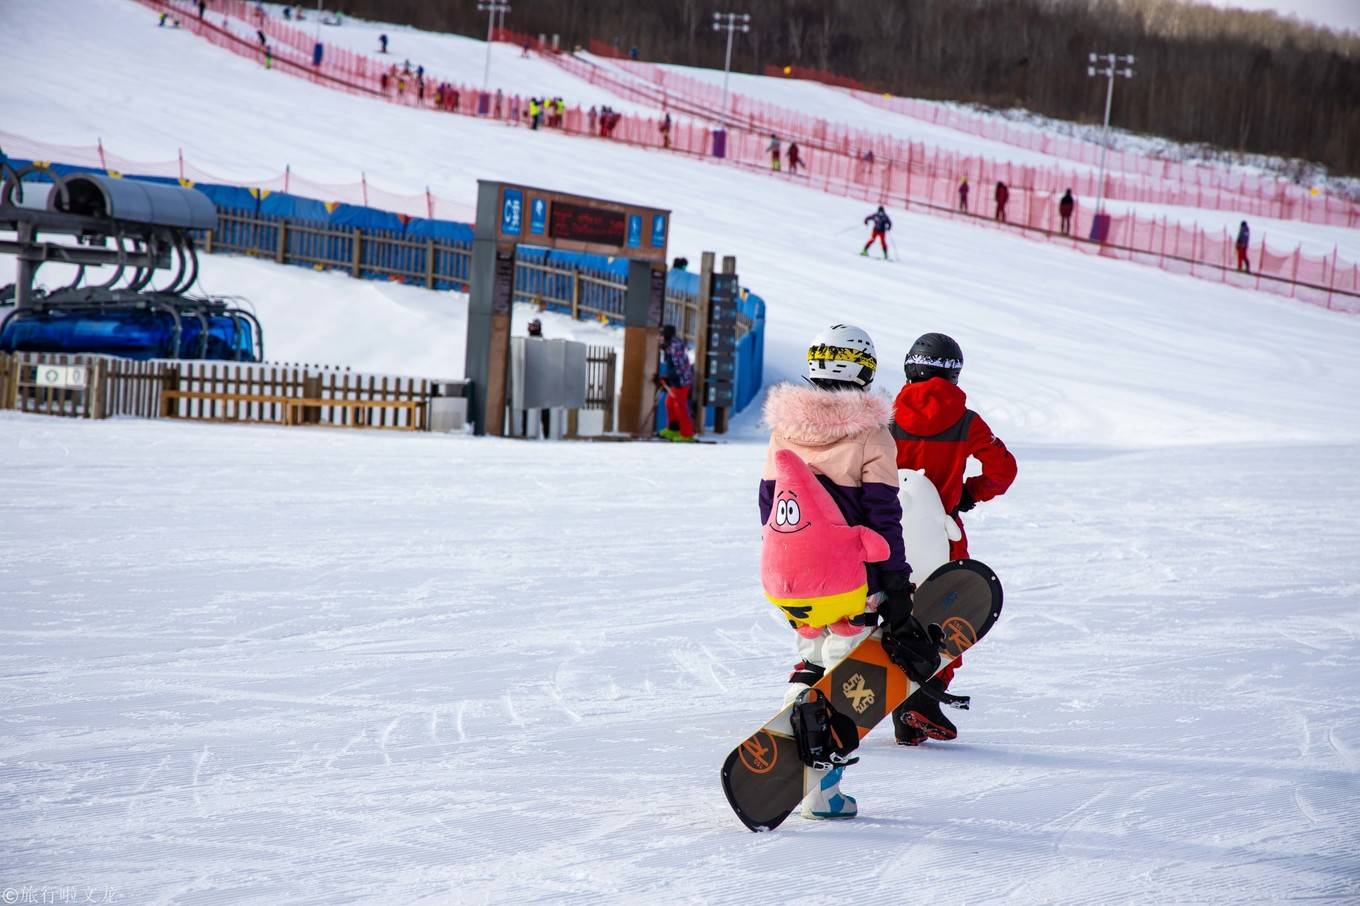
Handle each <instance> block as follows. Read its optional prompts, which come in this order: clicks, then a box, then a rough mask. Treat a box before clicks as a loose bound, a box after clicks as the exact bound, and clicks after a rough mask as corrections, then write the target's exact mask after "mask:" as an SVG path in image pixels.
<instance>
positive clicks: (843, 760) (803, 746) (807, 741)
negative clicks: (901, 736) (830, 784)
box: [791, 689, 859, 771]
mask: <svg viewBox="0 0 1360 906" xmlns="http://www.w3.org/2000/svg"><path fill="white" fill-rule="evenodd" d="M791 722H792V724H793V741H794V744H795V746H796V747H797V749H798V760H799V761H801V762H803V764H805V765H807V766H808V767H810V768H817V769H819V770H823V771H829V770H831V769H832V768H836V767H844V766H846V765H851V764H854V763H855V762H857V761H859V759H858V758H851V757H850V753H851V752H853V751H855V749H857V748H859V727H858V726H857V725H856V724H855V722H854V721H853V720H852V719H850V718H849V717H847V716H846V715H844V714H842V713H840V712H839V711H837V710H836V709H835V708H833V707H831V702H830V701H829V700H828V699H827V697H826V695H825V694H823V693H822V692H819V691H818V690H817V689H805V690H803V691H802V692H800V693H799V694H798V697H797V698H796V699H794V700H793V714H792V715H791Z"/></svg>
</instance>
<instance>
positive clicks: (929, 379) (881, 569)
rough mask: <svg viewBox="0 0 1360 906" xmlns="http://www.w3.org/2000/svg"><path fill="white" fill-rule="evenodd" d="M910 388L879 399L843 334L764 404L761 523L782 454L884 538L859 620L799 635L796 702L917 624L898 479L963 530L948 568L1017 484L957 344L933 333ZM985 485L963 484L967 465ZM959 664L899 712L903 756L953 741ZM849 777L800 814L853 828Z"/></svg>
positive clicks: (866, 362) (830, 777)
mask: <svg viewBox="0 0 1360 906" xmlns="http://www.w3.org/2000/svg"><path fill="white" fill-rule="evenodd" d="M904 369H905V374H906V381H907V382H906V384H905V386H903V387H902V389H901V391H900V392H899V393H898V394H897V397H896V398H895V399H893V400H889V399H888V398H887V397H886V396H882V395H879V394H877V393H875V392H873V390H872V385H873V382H874V378H875V376H876V374H877V370H878V356H877V352H876V350H875V348H874V342H873V340H872V339H871V338H870V336H869V334H868V333H866V332H865V331H864V330H862V329H860V328H858V327H854V326H852V325H849V324H836V325H834V326H832V327H829V328H827V329H826V330H824V331H822V332H821V333H819V334H818V335H817V336H816V338H814V339H813V341H812V344H811V345H810V346H809V347H808V351H807V364H806V372H805V378H806V381H807V385H806V386H800V385H796V384H781V385H778V386H775V387H772V388H771V389H770V391H769V394H768V396H767V398H766V402H765V421H766V422H767V423H768V424H769V426H770V428H771V434H770V443H769V449H768V452H767V455H766V460H765V470H764V473H763V475H762V477H761V481H760V493H759V502H760V520H761V524H762V525H764V524H766V523H768V522H769V520H770V517H771V512H772V509H773V505H774V493H775V477H776V474H775V459H776V456H775V454H776V453H778V452H779V451H782V450H791V451H792V452H794V453H795V454H797V456H798V457H799V458H801V459H802V460H803V461H804V462H805V463H807V465H808V466H809V467H810V468H811V470H812V472H813V473H814V474H815V475H816V476H817V479H818V481H819V482H820V483H821V485H822V486H823V487H824V488H825V489H826V490H827V491H828V492H829V494H830V496H831V498H832V499H833V500H834V501H835V503H836V505H837V506H838V508H839V509H840V511H841V514H842V515H843V516H844V518H845V521H846V523H847V524H849V525H851V526H865V527H868V528H869V529H871V530H873V531H874V532H876V533H878V534H879V535H881V536H882V538H883V540H884V541H885V542H886V543H887V546H888V550H889V555H888V557H887V559H886V560H883V561H881V562H877V563H871V564H866V570H867V586H866V598H865V601H864V609H863V612H862V613H861V614H860V615H858V616H856V617H850V618H841V619H840V620H838V621H836V622H835V623H833V624H832V625H829V626H825V627H812V626H809V625H804V626H795V628H796V629H797V633H798V634H797V637H796V640H795V645H796V648H797V652H798V655H799V658H800V659H799V661H798V663H797V664H796V665H795V666H794V669H793V672H792V674H791V675H790V677H789V683H790V687H789V695H788V700H789V701H792V700H793V699H794V698H795V697H796V696H797V695H798V693H800V692H802V691H803V690H804V689H807V688H809V687H811V686H812V685H813V684H815V683H816V682H817V681H818V680H819V679H820V678H821V677H822V676H823V674H824V673H825V672H826V670H827V669H828V668H829V667H831V666H833V665H834V664H835V663H836V662H837V661H839V660H840V659H841V658H843V657H845V656H846V654H848V653H849V652H850V651H851V650H852V649H853V648H854V647H855V646H856V645H858V644H859V643H860V642H861V641H862V640H864V639H865V638H866V637H867V636H868V634H869V633H870V632H871V631H872V630H873V628H874V627H875V625H877V623H878V622H879V620H880V618H882V619H883V620H884V621H885V622H887V621H893V620H902V619H904V617H905V618H909V616H910V610H911V606H912V595H913V592H914V590H915V588H914V586H913V585H912V583H911V581H910V575H911V567H910V565H909V560H910V558H911V553H912V552H911V551H909V550H905V549H904V542H903V534H902V507H901V503H900V501H899V498H898V470H899V469H919V470H923V471H924V473H925V476H926V478H928V479H929V480H930V482H931V483H932V484H933V485H934V486H935V488H936V490H937V491H938V492H939V496H940V501H941V503H942V504H943V505H944V508H945V510H946V512H948V513H949V514H950V515H951V516H952V517H953V518H954V520H955V521H956V522H957V523H958V526H959V540H957V541H953V542H951V544H950V550H949V555H950V558H951V559H957V558H962V557H967V556H968V539H967V535H966V534H964V532H963V521H962V519H961V517H960V514H962V513H966V512H968V511H970V510H972V509H973V507H974V506H976V505H977V504H978V503H981V502H983V501H987V500H991V499H992V498H993V497H996V496H998V495H1000V494H1003V493H1005V492H1006V490H1007V489H1008V488H1009V487H1010V486H1011V483H1012V482H1013V481H1014V480H1015V476H1016V462H1015V457H1014V456H1012V455H1011V453H1010V451H1009V450H1007V449H1006V445H1005V444H1004V443H1002V441H1001V439H1000V438H998V437H997V436H996V435H995V434H993V433H992V430H991V428H989V427H988V425H987V423H986V421H984V420H983V418H982V417H981V416H980V415H978V414H977V413H976V412H974V411H973V410H971V409H969V408H968V407H967V397H966V395H965V394H964V392H963V390H961V389H960V388H959V386H958V383H959V374H960V372H961V371H962V369H963V352H962V350H961V349H960V348H959V345H958V343H956V342H955V341H954V340H953V339H951V338H950V337H948V336H946V335H944V334H940V333H927V334H923V335H922V336H921V337H919V338H918V339H917V340H916V342H915V343H913V344H912V346H911V349H910V350H908V352H907V354H906V357H905V360H904ZM970 457H971V458H974V459H976V460H977V461H978V462H979V463H980V464H981V466H982V471H981V474H978V475H974V476H972V477H970V478H968V479H966V480H965V479H964V471H965V467H966V465H967V463H968V460H969V458H970ZM961 662H962V659H961V658H959V659H956V660H955V661H954V662H952V663H951V664H949V665H948V666H947V667H946V668H945V669H944V670H942V671H940V672H939V673H937V674H935V678H934V679H932V680H931V681H930V682H931V683H932V684H934V687H933V689H930V690H926V689H924V688H923V690H921V691H918V692H917V693H916V694H914V695H912V696H911V697H910V698H908V699H907V700H906V701H905V702H904V703H903V704H902V705H901V706H899V707H898V708H897V709H896V710H894V711H893V729H894V735H895V738H896V740H897V742H898V743H899V744H901V745H906V746H915V745H920V744H921V743H922V742H924V741H925V740H926V739H941V740H947V739H954V738H955V737H956V736H957V729H956V728H955V727H954V725H953V723H951V722H950V720H949V719H948V718H947V717H945V716H944V715H943V713H941V711H940V706H939V703H938V700H937V698H938V696H932V695H930V694H928V692H929V691H934V692H942V691H943V689H944V688H945V687H947V686H948V685H949V683H950V681H951V680H952V679H953V675H954V671H955V670H957V669H958V667H959V666H960V664H961ZM843 772H844V767H833V768H830V769H828V770H826V771H825V772H824V776H823V777H822V778H821V779H820V782H819V783H818V784H816V785H814V792H813V793H812V794H811V795H810V796H809V797H808V799H807V801H806V802H805V803H804V805H803V815H804V817H810V818H853V817H854V816H855V814H856V813H857V807H856V804H855V800H854V798H853V797H850V796H847V795H845V794H844V793H842V792H841V791H840V780H841V775H842V773H843Z"/></svg>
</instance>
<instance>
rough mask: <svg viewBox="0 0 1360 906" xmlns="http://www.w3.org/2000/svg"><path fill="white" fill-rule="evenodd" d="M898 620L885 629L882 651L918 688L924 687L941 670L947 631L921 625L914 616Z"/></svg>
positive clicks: (898, 618) (933, 625) (935, 625)
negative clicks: (945, 632)
mask: <svg viewBox="0 0 1360 906" xmlns="http://www.w3.org/2000/svg"><path fill="white" fill-rule="evenodd" d="M895 617H896V618H895V619H894V620H892V621H891V622H890V623H889V624H888V625H887V626H886V627H884V630H883V651H884V652H885V653H886V654H887V655H888V660H890V661H892V662H893V663H894V664H896V665H897V666H898V667H900V668H901V669H902V671H903V672H904V673H906V674H907V676H909V677H911V678H912V679H913V680H915V681H916V683H917V684H918V685H925V683H926V681H927V680H929V679H930V678H931V677H932V676H934V675H935V672H936V671H937V670H939V669H940V652H941V651H943V650H944V648H945V644H944V630H943V629H941V628H940V625H939V624H938V623H931V624H930V625H929V626H922V625H921V622H920V620H918V619H916V617H914V616H910V615H908V616H905V617H900V616H897V615H895Z"/></svg>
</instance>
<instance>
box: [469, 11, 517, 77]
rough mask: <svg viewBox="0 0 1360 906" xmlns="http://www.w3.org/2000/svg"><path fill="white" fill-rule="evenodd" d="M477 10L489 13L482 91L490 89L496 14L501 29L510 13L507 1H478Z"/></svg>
mask: <svg viewBox="0 0 1360 906" xmlns="http://www.w3.org/2000/svg"><path fill="white" fill-rule="evenodd" d="M477 9H478V10H479V11H480V12H484V13H490V14H491V15H490V16H488V17H487V20H486V67H485V68H484V69H483V70H482V90H483V91H489V90H490V88H491V40H492V38H494V37H495V35H496V14H497V13H499V14H500V16H501V27H502V28H504V27H505V14H506V13H508V12H510V4H509V2H508V0H478V2H477Z"/></svg>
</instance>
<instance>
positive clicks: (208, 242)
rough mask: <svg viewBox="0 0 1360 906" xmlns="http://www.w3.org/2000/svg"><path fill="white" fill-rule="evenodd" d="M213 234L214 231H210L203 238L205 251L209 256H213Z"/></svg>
mask: <svg viewBox="0 0 1360 906" xmlns="http://www.w3.org/2000/svg"><path fill="white" fill-rule="evenodd" d="M213 232H214V231H213V230H208V232H207V233H206V234H205V235H204V236H203V251H204V252H206V253H207V254H209V255H211V254H212V250H213Z"/></svg>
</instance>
